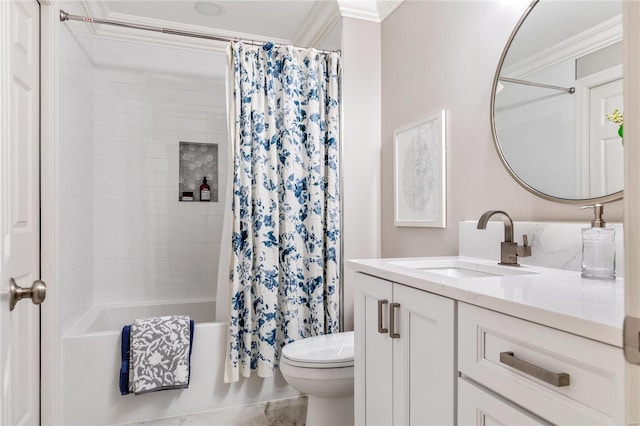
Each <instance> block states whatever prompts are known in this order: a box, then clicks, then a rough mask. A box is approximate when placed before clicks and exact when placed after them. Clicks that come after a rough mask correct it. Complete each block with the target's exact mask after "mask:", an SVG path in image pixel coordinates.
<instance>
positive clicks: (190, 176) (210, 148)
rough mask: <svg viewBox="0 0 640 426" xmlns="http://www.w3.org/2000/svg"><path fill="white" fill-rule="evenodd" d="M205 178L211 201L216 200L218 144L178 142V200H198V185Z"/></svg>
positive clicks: (217, 191)
mask: <svg viewBox="0 0 640 426" xmlns="http://www.w3.org/2000/svg"><path fill="white" fill-rule="evenodd" d="M204 178H206V179H207V182H206V183H207V184H208V185H209V190H210V193H211V200H210V201H212V202H217V201H218V193H219V190H218V144H216V143H198V142H180V155H179V184H178V200H179V201H185V202H190V201H200V185H202V183H203V179H204Z"/></svg>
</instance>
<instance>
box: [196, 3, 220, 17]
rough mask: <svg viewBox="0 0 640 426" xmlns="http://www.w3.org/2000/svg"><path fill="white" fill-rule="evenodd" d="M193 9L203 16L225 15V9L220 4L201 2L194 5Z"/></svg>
mask: <svg viewBox="0 0 640 426" xmlns="http://www.w3.org/2000/svg"><path fill="white" fill-rule="evenodd" d="M193 8H194V9H195V10H196V12H198V13H199V14H201V15H205V16H220V15H222V14H223V13H224V9H222V7H220V6H219V5H218V4H216V3H214V2H211V1H199V2H196V4H195V5H193Z"/></svg>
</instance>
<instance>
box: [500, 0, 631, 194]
mask: <svg viewBox="0 0 640 426" xmlns="http://www.w3.org/2000/svg"><path fill="white" fill-rule="evenodd" d="M539 1H540V0H533V1H532V2H531V3H530V4H529V6H527V8H526V9H525V11H524V13H523V14H522V17H521V18H520V20H519V21H518V23H517V24H516V26H515V28H514V29H513V31H512V32H511V35H510V36H509V39H508V40H507V44H506V45H505V47H504V49H503V51H502V55H500V61H499V62H498V67H497V69H496V74H495V77H494V78H493V86H492V87H491V101H490V105H489V111H490V118H491V134H492V136H493V145H494V147H495V149H496V152H497V153H498V157H500V161H501V162H502V165H503V166H504V167H505V169H507V171H508V172H509V174H510V175H511V177H512V178H513V179H514V180H515V181H516V182H518V184H520V186H522V187H523V188H524V189H526V190H527V191H529V192H531V193H532V194H534V195H537V196H538V197H540V198H544V199H545V200H547V201H555V202H558V203H565V204H593V203H607V202H610V201H616V200H621V199H622V198H623V196H624V188H623V189H622V190H621V191H618V192H614V193H612V194H608V195H604V196H602V197H595V198H580V199H574V198H561V197H555V196H553V195H549V194H547V193H544V192H542V191H540V190H538V189H535V188H534V187H532V186H530V185H529V184H528V183H527V182H525V181H524V180H522V179H521V178H520V177H519V176H518V175H517V174H516V173H515V172H514V171H513V169H511V167H510V166H509V163H508V162H507V159H506V158H505V157H504V154H503V152H502V149H500V143H499V141H498V133H497V131H496V123H495V112H494V111H495V106H496V94H497V88H498V79H499V78H500V71H501V70H502V65H503V63H504V60H505V58H506V56H507V53H508V52H509V48H510V47H511V44H512V43H513V39H514V38H515V36H516V34H517V33H518V30H519V29H520V27H521V26H522V24H523V23H524V21H525V20H526V18H527V16H529V14H530V13H531V11H532V10H533V8H534V7H535V5H536V4H538V2H539ZM623 79H624V75H623Z"/></svg>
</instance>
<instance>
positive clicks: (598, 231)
mask: <svg viewBox="0 0 640 426" xmlns="http://www.w3.org/2000/svg"><path fill="white" fill-rule="evenodd" d="M584 209H593V220H592V221H591V228H582V277H583V278H599V279H606V280H615V279H616V230H615V229H611V228H606V225H607V223H606V222H605V221H604V219H603V218H602V215H603V213H604V205H602V204H594V205H591V206H584V207H580V210H584Z"/></svg>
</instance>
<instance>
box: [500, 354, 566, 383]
mask: <svg viewBox="0 0 640 426" xmlns="http://www.w3.org/2000/svg"><path fill="white" fill-rule="evenodd" d="M500 362H501V363H502V364H506V365H508V366H509V367H513V368H515V369H516V370H518V371H522V372H523V373H525V374H528V375H530V376H533V377H535V378H536V379H540V380H542V381H543V382H547V383H549V384H550V385H553V386H557V387H560V386H569V375H568V374H567V373H553V372H551V371H549V370H545V369H544V368H542V367H538V366H537V365H534V364H531V363H529V362H527V361H523V360H521V359H518V358H516V357H515V355H514V354H513V352H500Z"/></svg>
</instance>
